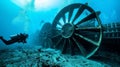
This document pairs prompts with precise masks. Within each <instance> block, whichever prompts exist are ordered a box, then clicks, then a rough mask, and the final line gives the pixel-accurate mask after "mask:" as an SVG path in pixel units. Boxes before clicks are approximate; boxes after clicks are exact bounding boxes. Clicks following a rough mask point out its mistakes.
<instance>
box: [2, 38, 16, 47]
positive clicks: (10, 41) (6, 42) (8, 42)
mask: <svg viewBox="0 0 120 67" xmlns="http://www.w3.org/2000/svg"><path fill="white" fill-rule="evenodd" d="M0 39H1V40H2V41H3V42H4V43H5V44H6V45H10V44H12V43H14V42H13V41H12V40H5V39H4V38H3V37H0Z"/></svg>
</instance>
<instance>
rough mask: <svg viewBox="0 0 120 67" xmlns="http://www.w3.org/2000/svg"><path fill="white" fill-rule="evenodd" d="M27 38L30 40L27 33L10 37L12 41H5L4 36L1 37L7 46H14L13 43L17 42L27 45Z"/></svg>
mask: <svg viewBox="0 0 120 67" xmlns="http://www.w3.org/2000/svg"><path fill="white" fill-rule="evenodd" d="M26 38H28V34H25V33H20V34H17V35H14V36H12V37H10V40H5V39H4V38H3V37H2V36H0V39H1V40H2V41H3V42H4V43H5V44H6V45H10V44H13V43H16V42H18V43H20V42H22V43H27V41H26Z"/></svg>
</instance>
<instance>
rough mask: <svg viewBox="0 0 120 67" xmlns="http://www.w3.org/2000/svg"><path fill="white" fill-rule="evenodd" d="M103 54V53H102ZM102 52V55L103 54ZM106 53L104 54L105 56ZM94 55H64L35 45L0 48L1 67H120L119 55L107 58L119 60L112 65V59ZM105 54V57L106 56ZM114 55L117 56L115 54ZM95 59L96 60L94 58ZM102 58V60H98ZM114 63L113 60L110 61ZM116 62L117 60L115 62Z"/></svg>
mask: <svg viewBox="0 0 120 67" xmlns="http://www.w3.org/2000/svg"><path fill="white" fill-rule="evenodd" d="M102 54H103V53H102ZM102 54H101V56H102ZM105 54H106V53H105ZM105 54H104V56H105ZM101 56H97V55H96V56H93V58H92V59H87V58H84V57H82V56H80V55H75V56H70V55H63V54H61V52H60V51H58V50H54V49H50V48H47V49H42V48H40V47H37V48H36V47H35V48H34V47H33V48H32V49H14V50H13V49H4V50H0V67H119V66H120V65H119V59H120V58H119V57H117V58H114V59H111V58H109V57H111V56H112V55H110V56H109V57H108V58H107V59H109V60H110V61H113V62H114V60H115V61H118V63H117V64H115V65H114V64H113V65H110V64H109V62H110V61H105V62H103V61H101V60H104V59H102V58H99V57H101ZM104 56H103V57H104ZM112 57H116V56H115V55H114V56H112ZM94 59H95V60H94ZM98 60H100V61H98ZM110 63H112V62H110ZM114 63H115V62H114Z"/></svg>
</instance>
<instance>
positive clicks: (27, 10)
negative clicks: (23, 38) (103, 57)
mask: <svg viewBox="0 0 120 67" xmlns="http://www.w3.org/2000/svg"><path fill="white" fill-rule="evenodd" d="M73 3H83V4H85V3H88V5H89V6H90V7H92V8H93V9H94V10H95V11H100V12H101V14H100V19H101V21H102V23H103V24H105V23H111V22H120V8H119V6H120V4H119V3H120V0H0V36H3V37H4V38H5V39H8V40H9V38H10V35H14V34H18V33H28V34H29V38H28V43H27V44H25V45H28V46H34V45H32V44H31V41H32V40H31V39H32V34H34V33H35V32H36V31H37V30H40V29H41V28H42V26H43V25H44V24H45V23H46V22H49V23H51V24H52V22H53V20H54V18H55V16H56V15H57V13H58V12H59V11H60V10H61V9H62V8H64V7H65V6H67V5H69V4H73ZM16 46H24V45H22V43H21V44H18V43H15V44H13V45H9V46H7V45H5V44H4V43H3V42H2V41H1V40H0V49H5V48H14V47H16Z"/></svg>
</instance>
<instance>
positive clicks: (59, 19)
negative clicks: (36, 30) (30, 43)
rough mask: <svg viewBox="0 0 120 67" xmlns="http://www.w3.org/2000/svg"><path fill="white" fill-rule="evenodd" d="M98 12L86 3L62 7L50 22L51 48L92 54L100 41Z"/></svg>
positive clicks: (100, 28)
mask: <svg viewBox="0 0 120 67" xmlns="http://www.w3.org/2000/svg"><path fill="white" fill-rule="evenodd" d="M99 14H100V12H99V11H97V12H95V11H94V10H93V9H92V8H91V7H89V6H88V5H87V4H80V3H75V4H71V5H68V6H66V7H64V8H63V9H62V10H61V11H60V12H59V13H58V14H57V15H56V17H55V19H54V20H53V23H52V27H53V35H54V36H53V37H52V42H53V48H55V49H58V50H60V51H61V52H62V53H63V54H71V55H76V54H80V55H83V56H85V57H86V58H89V57H90V56H92V55H93V54H94V53H95V52H96V51H97V49H98V48H99V46H100V44H101V41H102V25H101V21H100V18H99V17H98V15H99Z"/></svg>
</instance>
